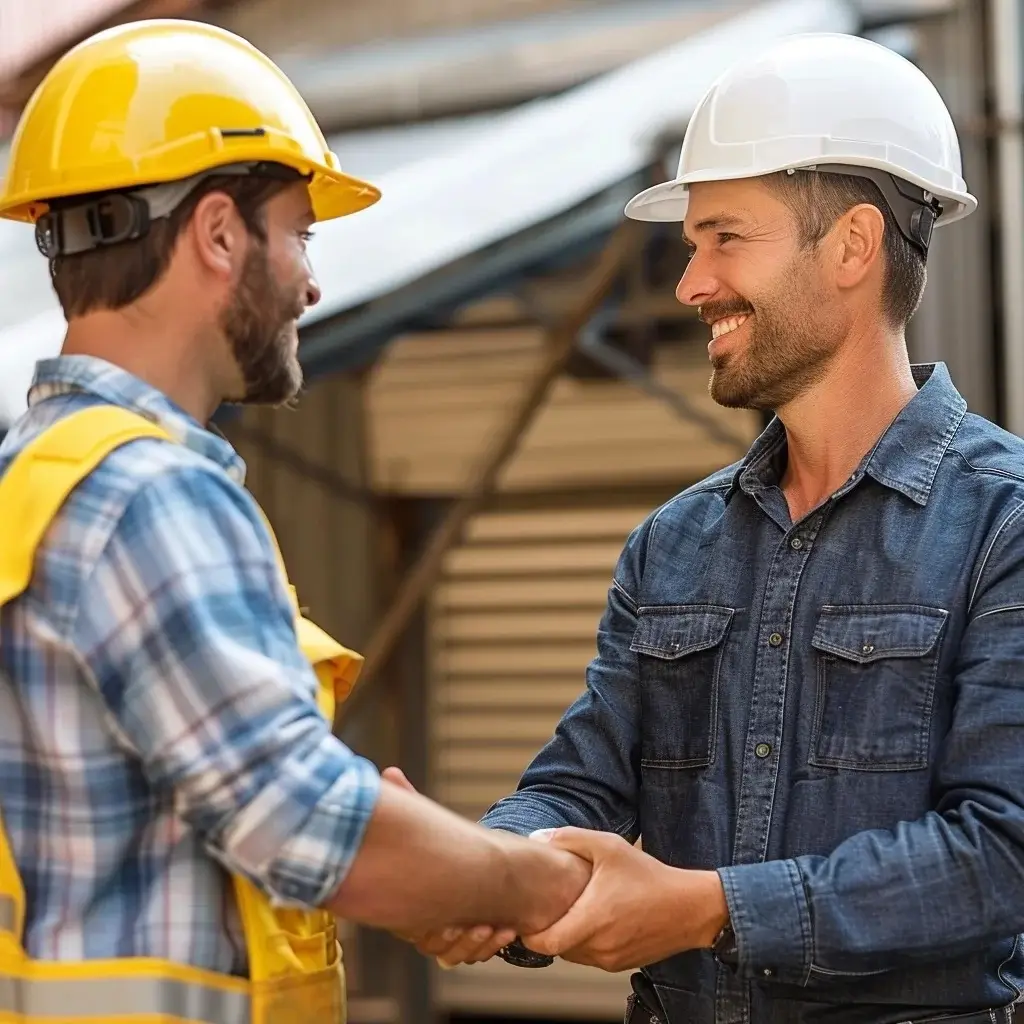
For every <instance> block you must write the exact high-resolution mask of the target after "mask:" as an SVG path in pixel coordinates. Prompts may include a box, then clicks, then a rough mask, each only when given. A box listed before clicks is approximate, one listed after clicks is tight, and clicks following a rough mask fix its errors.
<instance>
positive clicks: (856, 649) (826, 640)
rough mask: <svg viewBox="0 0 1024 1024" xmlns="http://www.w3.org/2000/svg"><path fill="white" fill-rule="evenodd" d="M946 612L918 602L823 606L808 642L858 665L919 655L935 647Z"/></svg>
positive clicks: (917, 656)
mask: <svg viewBox="0 0 1024 1024" xmlns="http://www.w3.org/2000/svg"><path fill="white" fill-rule="evenodd" d="M948 614H949V613H948V612H947V611H946V610H945V609H944V608H925V607H922V606H921V605H905V604H873V605H825V607H824V608H822V609H821V614H820V615H819V616H818V624H817V625H816V626H815V628H814V636H813V637H812V638H811V644H812V645H813V646H814V647H816V648H817V649H818V650H819V651H825V652H826V653H828V654H834V655H836V657H839V658H845V659H846V660H847V661H855V662H857V663H859V664H861V665H866V664H868V663H869V662H872V661H878V660H880V659H881V658H920V657H923V656H924V655H925V654H927V653H928V652H929V651H930V650H931V649H932V648H933V647H934V646H935V643H936V641H937V640H938V639H939V634H940V633H941V632H942V627H943V625H944V624H945V622H946V617H947V616H948Z"/></svg>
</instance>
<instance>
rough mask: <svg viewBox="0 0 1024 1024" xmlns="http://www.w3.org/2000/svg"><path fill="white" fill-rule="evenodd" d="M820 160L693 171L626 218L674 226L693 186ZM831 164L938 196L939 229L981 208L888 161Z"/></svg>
mask: <svg viewBox="0 0 1024 1024" xmlns="http://www.w3.org/2000/svg"><path fill="white" fill-rule="evenodd" d="M824 162H825V161H823V160H822V159H821V158H820V157H816V158H812V159H808V160H806V161H800V162H794V163H789V164H785V165H783V166H780V167H775V168H766V169H764V170H759V171H758V172H757V173H756V174H752V173H751V171H750V170H749V169H747V168H743V169H740V170H733V169H730V170H727V171H718V172H710V171H709V172H702V171H693V172H691V173H690V174H687V175H684V176H683V177H681V178H676V179H674V180H672V181H664V182H662V183H661V184H659V185H652V186H651V187H650V188H646V189H644V190H643V192H639V193H638V194H637V195H635V196H633V198H632V199H630V201H629V202H628V203H627V204H626V208H625V211H624V212H625V215H626V216H627V217H628V218H629V219H630V220H636V221H644V222H646V223H652V224H655V223H660V224H672V223H682V221H684V220H685V219H686V210H687V207H688V206H689V205H690V186H691V185H693V184H696V183H697V182H702V181H738V180H741V179H744V178H760V177H764V176H765V175H768V174H773V173H776V172H778V171H785V170H789V169H791V168H792V169H794V170H798V169H800V168H801V167H804V168H811V167H814V166H815V165H816V164H819V163H824ZM827 162H828V163H844V164H847V165H848V166H850V167H871V168H876V169H878V170H883V171H887V172H888V173H890V174H896V175H897V177H900V178H903V179H905V180H907V181H909V182H911V183H912V184H914V185H919V186H920V187H921V188H925V189H929V190H930V191H931V192H933V193H934V194H935V195H937V196H940V197H941V198H943V199H947V200H949V201H950V202H949V203H948V204H947V205H946V208H945V209H944V210H943V212H942V216H940V217H939V218H938V220H937V221H936V222H935V223H936V226H937V227H938V226H940V225H943V224H952V223H953V222H954V221H958V220H961V219H962V218H964V217H966V216H968V215H969V214H971V213H973V212H974V211H975V210H976V209H977V208H978V200H977V199H975V197H974V196H972V195H971V194H970V193H969V192H966V191H965V192H960V191H953V190H952V189H944V188H939V187H937V186H935V185H933V184H931V183H930V182H928V181H926V180H925V179H923V178H919V177H918V176H917V175H913V174H908V173H906V172H902V173H898V172H897V171H895V170H894V169H893V168H892V167H891V166H889V165H887V164H886V163H885V162H884V161H877V160H871V159H851V158H846V159H841V158H840V159H836V158H834V157H830V158H829V160H828V161H827Z"/></svg>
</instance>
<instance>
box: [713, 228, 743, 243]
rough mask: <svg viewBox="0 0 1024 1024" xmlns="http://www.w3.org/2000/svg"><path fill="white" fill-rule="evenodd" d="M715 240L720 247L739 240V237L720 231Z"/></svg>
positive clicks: (729, 232)
mask: <svg viewBox="0 0 1024 1024" xmlns="http://www.w3.org/2000/svg"><path fill="white" fill-rule="evenodd" d="M715 238H717V239H718V244H719V245H725V243H726V242H731V241H732V240H733V239H735V238H739V235H735V234H733V233H732V232H731V231H719V232H718V233H717V234H716V235H715Z"/></svg>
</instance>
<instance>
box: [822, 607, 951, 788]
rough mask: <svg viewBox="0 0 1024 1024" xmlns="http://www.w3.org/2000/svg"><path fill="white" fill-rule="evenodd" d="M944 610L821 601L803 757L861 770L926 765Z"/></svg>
mask: <svg viewBox="0 0 1024 1024" xmlns="http://www.w3.org/2000/svg"><path fill="white" fill-rule="evenodd" d="M947 617H948V613H947V612H946V611H945V609H942V608H929V607H925V606H922V605H907V604H877V605H826V606H825V607H824V608H822V609H821V613H820V615H819V616H818V621H817V625H816V626H815V629H814V635H813V637H812V639H811V645H812V646H813V647H814V648H815V650H816V652H817V657H816V661H817V670H818V671H817V700H816V707H815V715H814V729H813V732H812V736H811V750H810V763H811V764H813V765H817V766H820V767H825V768H853V769H859V770H861V771H893V770H902V771H910V770H914V769H920V768H924V767H926V766H927V764H928V742H929V731H930V727H931V718H932V704H933V696H934V693H935V680H936V675H937V672H938V664H939V649H940V644H939V637H940V635H941V633H942V628H943V626H944V625H945V623H946V619H947Z"/></svg>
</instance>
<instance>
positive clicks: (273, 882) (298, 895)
mask: <svg viewBox="0 0 1024 1024" xmlns="http://www.w3.org/2000/svg"><path fill="white" fill-rule="evenodd" d="M323 747H324V748H326V749H321V751H320V753H321V755H322V760H320V761H319V762H318V763H317V764H316V766H315V770H314V771H311V772H310V773H309V775H308V777H307V778H305V779H303V780H302V783H301V784H300V783H298V782H297V780H296V779H295V778H294V776H293V777H291V778H288V779H287V781H288V783H289V785H286V786H284V787H283V790H284V791H283V793H282V792H278V793H277V794H276V796H277V797H278V798H280V799H278V800H274V801H273V811H274V813H273V815H272V816H270V817H265V816H263V817H262V820H260V822H259V825H258V827H257V828H256V829H254V830H253V831H251V832H249V833H248V834H247V835H240V834H238V832H236V834H235V835H234V836H233V842H232V843H230V844H229V846H228V852H229V854H231V855H233V859H234V861H235V862H236V863H238V862H241V863H242V865H244V867H245V868H247V869H248V871H247V873H248V874H250V876H251V877H253V878H254V880H255V881H257V882H259V883H261V884H262V887H263V888H264V889H265V891H266V892H267V895H268V896H269V897H270V901H271V904H272V905H274V906H281V907H301V908H312V907H322V906H323V905H324V904H325V903H326V902H327V901H328V900H329V899H330V897H331V896H332V895H333V894H334V893H335V891H336V890H337V889H338V887H339V886H340V885H341V883H342V882H343V881H344V880H345V876H346V875H347V874H348V872H349V870H350V869H351V867H352V864H353V863H354V862H355V859H356V857H357V856H358V854H359V851H360V849H361V848H362V845H363V838H364V836H365V834H366V827H367V825H368V824H369V821H370V818H371V817H372V816H373V812H374V809H375V808H376V806H377V801H378V799H379V797H380V788H381V780H380V774H379V773H378V771H377V768H376V767H375V766H374V765H373V764H372V763H371V762H370V761H367V760H366V759H365V758H362V757H358V756H356V755H354V754H352V752H351V751H349V750H348V749H347V748H346V747H344V746H343V745H342V744H341V743H340V742H338V741H337V740H336V739H334V737H333V736H332V737H330V739H329V741H328V742H327V743H325V744H324V745H323ZM286 778H287V776H286ZM278 781H281V780H278ZM272 789H273V787H268V789H267V790H264V793H263V794H261V797H263V798H266V797H268V796H270V790H272ZM268 809H270V804H269V803H268V804H265V805H264V807H263V808H262V810H264V811H266V810H268ZM261 854H262V856H261Z"/></svg>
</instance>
